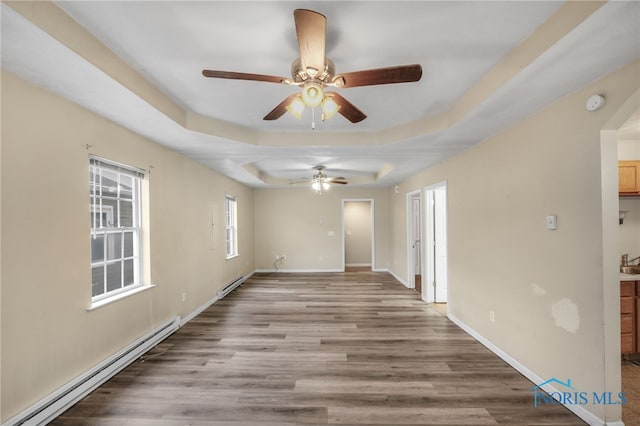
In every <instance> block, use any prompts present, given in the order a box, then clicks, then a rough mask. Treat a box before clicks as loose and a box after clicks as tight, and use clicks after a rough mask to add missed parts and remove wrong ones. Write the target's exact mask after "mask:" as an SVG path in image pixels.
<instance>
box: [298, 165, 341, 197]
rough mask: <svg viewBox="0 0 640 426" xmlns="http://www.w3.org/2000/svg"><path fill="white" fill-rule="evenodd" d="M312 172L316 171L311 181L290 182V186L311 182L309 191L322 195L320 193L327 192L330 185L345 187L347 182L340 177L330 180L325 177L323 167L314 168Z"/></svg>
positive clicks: (324, 168)
mask: <svg viewBox="0 0 640 426" xmlns="http://www.w3.org/2000/svg"><path fill="white" fill-rule="evenodd" d="M313 170H315V171H316V173H314V175H313V176H312V177H311V179H302V180H297V181H291V184H292V185H295V184H297V183H303V182H305V183H306V182H309V181H311V189H313V190H314V191H315V192H316V193H318V194H322V192H324V191H327V190H329V188H331V184H333V183H335V184H338V185H346V184H348V183H349V182H348V181H347V180H346V179H345V178H344V177H342V176H340V177H334V178H330V177H329V176H327V175H326V174H325V173H324V171H325V170H326V167H325V166H315V167H314V168H313Z"/></svg>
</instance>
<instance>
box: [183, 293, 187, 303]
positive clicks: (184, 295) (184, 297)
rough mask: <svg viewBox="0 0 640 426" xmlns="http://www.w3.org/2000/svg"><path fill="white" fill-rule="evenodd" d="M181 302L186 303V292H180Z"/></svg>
mask: <svg viewBox="0 0 640 426" xmlns="http://www.w3.org/2000/svg"><path fill="white" fill-rule="evenodd" d="M182 301H183V302H186V301H187V292H186V291H183V292H182Z"/></svg>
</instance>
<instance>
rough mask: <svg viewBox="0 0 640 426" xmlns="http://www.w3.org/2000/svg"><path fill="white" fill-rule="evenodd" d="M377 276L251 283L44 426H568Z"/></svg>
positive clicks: (525, 384) (513, 377)
mask: <svg viewBox="0 0 640 426" xmlns="http://www.w3.org/2000/svg"><path fill="white" fill-rule="evenodd" d="M532 386H533V384H532V383H531V382H529V381H528V380H527V379H525V378H524V377H523V376H522V375H520V374H519V373H518V372H516V371H515V370H513V369H512V368H511V367H509V366H508V365H507V364H506V363H505V362H503V361H502V360H500V359H499V358H498V357H496V356H495V355H494V354H493V353H491V352H490V351H488V350H487V349H486V348H485V347H484V346H482V345H481V344H479V343H478V342H476V341H475V340H473V339H472V338H471V337H470V336H469V335H467V334H466V333H465V332H464V331H462V330H461V329H460V328H458V327H457V326H455V325H454V324H453V323H451V322H450V321H449V320H448V319H447V318H445V317H443V316H442V315H441V314H439V313H437V312H436V311H435V310H433V309H432V308H430V307H429V306H427V305H425V304H424V303H422V301H420V299H419V297H418V295H417V293H416V292H415V291H412V290H409V289H406V288H405V287H404V286H403V285H401V284H400V283H398V282H397V281H396V280H395V279H393V277H391V276H390V275H389V274H386V273H375V272H371V271H358V272H346V273H327V274H283V273H280V274H275V273H273V274H256V275H254V276H253V277H251V278H250V279H249V280H248V281H246V282H245V283H244V284H243V285H242V286H241V287H239V288H238V289H236V290H235V291H234V292H232V293H231V294H230V295H229V296H227V297H226V298H225V299H223V300H221V301H219V302H217V303H215V304H214V305H212V306H211V307H210V308H209V309H207V310H206V311H205V312H203V313H202V314H201V315H199V316H198V317H196V318H195V319H193V320H192V321H191V322H189V323H188V324H187V325H185V326H184V327H182V328H181V329H180V330H179V331H177V332H176V333H174V334H173V335H172V336H170V337H169V338H168V339H166V340H165V341H164V342H162V343H161V344H160V345H158V346H157V347H156V348H154V349H153V350H151V351H150V352H149V353H147V354H146V355H145V356H144V357H142V358H141V359H140V360H138V361H136V362H135V363H133V364H132V365H130V366H129V367H128V368H126V369H125V370H123V371H122V372H121V373H120V374H118V375H117V376H115V377H114V378H113V379H111V380H110V381H109V382H107V383H105V384H104V385H103V386H101V387H100V388H98V389H97V390H95V391H94V392H93V393H92V394H90V395H89V396H87V397H86V398H84V399H83V400H82V401H80V402H79V403H78V404H76V405H75V406H74V407H72V408H71V409H69V410H68V411H66V412H65V413H63V414H62V415H61V416H60V417H58V418H57V419H56V420H55V421H54V422H53V423H52V424H54V425H79V424H82V425H87V424H88V425H133V426H136V425H212V426H220V425H228V426H230V425H259V426H271V425H278V426H286V425H297V424H304V425H309V424H316V425H320V424H343V425H364V424H376V425H380V424H384V425H416V424H419V425H431V424H439V425H447V424H448V425H453V424H455V425H495V424H509V425H533V424H536V425H542V424H546V425H575V424H584V423H583V422H582V421H581V420H580V419H579V418H578V417H576V416H575V415H573V414H572V413H571V412H569V411H568V410H567V409H565V408H564V407H561V406H545V407H538V408H534V407H533V396H532V394H531V392H530V391H529V390H528V389H529V388H531V387H532Z"/></svg>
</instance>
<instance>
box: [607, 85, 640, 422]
mask: <svg viewBox="0 0 640 426" xmlns="http://www.w3.org/2000/svg"><path fill="white" fill-rule="evenodd" d="M638 105H640V90H638V91H636V92H635V93H634V94H632V95H631V96H630V97H629V99H627V101H626V102H625V103H624V104H623V105H622V107H621V108H620V109H619V110H618V111H617V112H615V113H614V114H613V115H612V116H611V117H610V118H609V120H608V121H607V123H605V125H604V126H603V128H602V129H601V131H600V156H601V170H600V176H601V185H602V187H601V196H602V201H601V207H602V227H603V229H602V247H603V251H602V264H603V279H602V283H603V287H602V295H603V307H604V324H603V326H604V345H603V346H604V373H605V374H604V386H603V388H604V389H607V390H608V391H610V392H613V393H615V392H619V391H623V392H628V393H627V396H628V397H627V403H626V404H625V405H623V406H622V407H612V408H611V409H610V410H609V411H608V412H606V413H605V416H606V418H605V420H606V421H609V420H611V421H612V423H613V422H618V421H619V420H620V418H622V421H623V422H624V423H625V424H636V423H637V421H638V420H639V419H640V410H638V409H637V407H638V406H640V400H639V399H638V398H637V395H638V393H637V392H638V391H637V390H636V391H635V393H634V392H633V391H632V389H631V386H633V385H636V386H637V377H638V376H635V379H634V378H633V375H632V377H631V380H629V378H630V377H628V376H627V375H626V374H625V373H627V372H628V370H631V369H633V368H634V365H633V364H631V365H629V364H627V365H625V367H628V368H626V369H624V370H623V368H622V367H623V365H621V352H622V351H623V346H622V331H623V327H622V323H623V322H624V321H623V318H622V316H623V314H624V313H625V310H623V309H622V306H621V305H622V300H621V299H622V297H621V291H620V290H621V284H620V282H621V281H622V276H621V274H620V270H621V269H620V264H621V256H620V254H621V251H623V250H625V251H626V250H629V249H628V248H626V247H624V246H623V245H624V244H625V242H624V237H623V236H622V235H621V233H622V232H628V230H629V226H628V227H624V226H622V227H621V225H620V223H619V219H620V210H621V209H622V208H623V207H624V208H625V209H627V208H628V207H627V205H626V203H624V204H623V203H621V202H620V198H619V186H618V172H619V170H618V161H619V160H620V159H622V158H621V155H624V154H623V153H621V152H619V150H618V147H619V141H620V130H621V128H622V127H625V122H627V121H628V120H629V119H630V117H632V116H633V115H634V113H636V112H637V111H638ZM636 134H637V133H636ZM635 140H636V142H635V143H637V141H638V140H640V134H637V136H636V137H635ZM636 146H637V145H636ZM629 210H631V208H629ZM624 224H625V225H631V221H629V222H627V219H626V218H625V219H624ZM636 250H637V248H636ZM634 374H635V373H634ZM632 395H634V396H632ZM634 407H635V408H634Z"/></svg>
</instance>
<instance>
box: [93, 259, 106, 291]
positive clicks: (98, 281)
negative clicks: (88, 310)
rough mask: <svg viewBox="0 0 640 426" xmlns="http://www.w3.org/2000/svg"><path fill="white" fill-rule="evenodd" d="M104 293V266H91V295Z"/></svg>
mask: <svg viewBox="0 0 640 426" xmlns="http://www.w3.org/2000/svg"><path fill="white" fill-rule="evenodd" d="M102 293H104V266H102V265H101V266H96V267H95V268H91V296H93V297H95V296H99V295H101V294H102Z"/></svg>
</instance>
